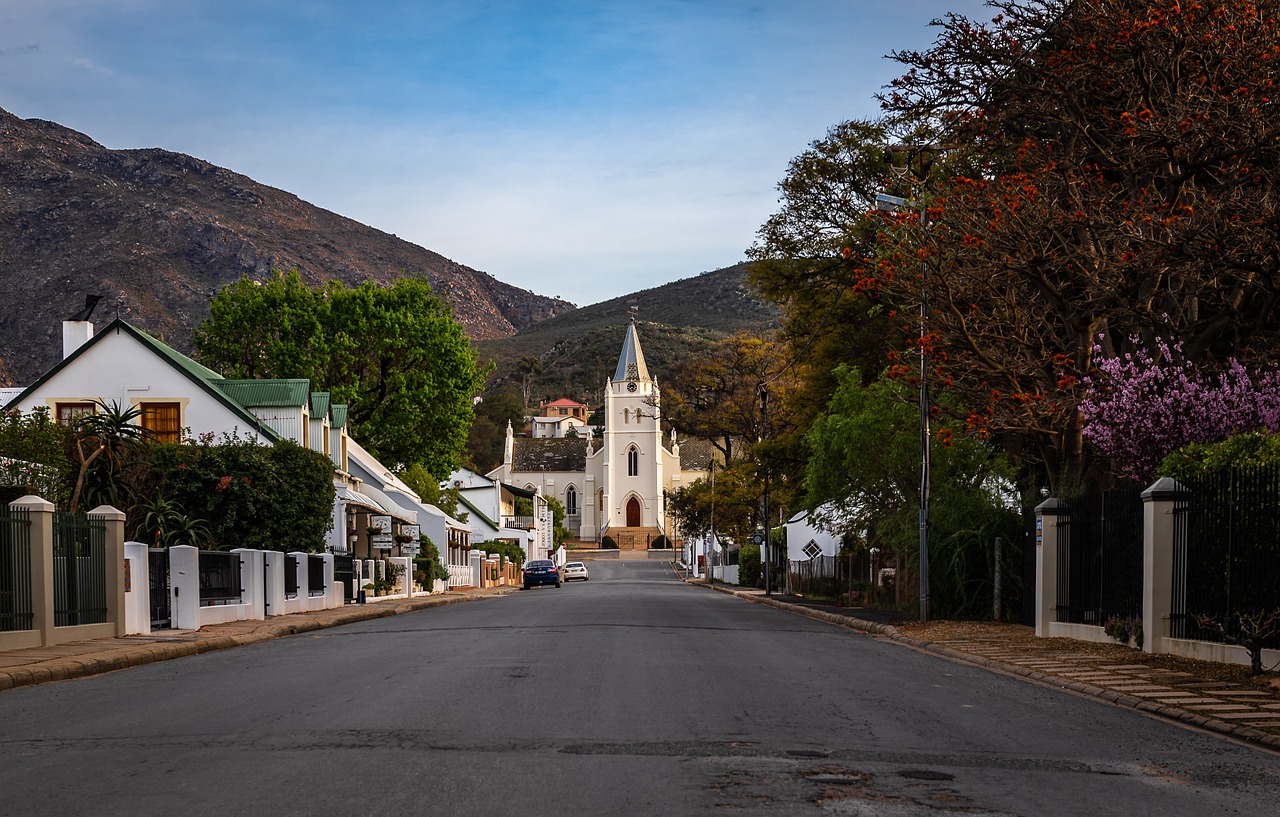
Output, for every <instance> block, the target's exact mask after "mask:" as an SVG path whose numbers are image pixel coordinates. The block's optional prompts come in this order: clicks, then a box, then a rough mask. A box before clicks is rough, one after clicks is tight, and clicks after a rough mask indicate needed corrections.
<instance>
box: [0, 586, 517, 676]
mask: <svg viewBox="0 0 1280 817" xmlns="http://www.w3.org/2000/svg"><path fill="white" fill-rule="evenodd" d="M508 592H510V591H508ZM508 592H497V593H487V594H485V595H470V594H457V595H445V596H433V597H428V598H423V599H404V600H399V601H395V602H392V603H390V604H376V605H373V606H370V605H365V606H364V607H363V608H360V609H355V610H349V609H347V608H346V607H344V608H342V611H341V612H340V613H337V614H333V615H328V616H313V615H311V614H308V613H293V614H291V616H299V618H297V619H296V620H293V621H272V622H263V623H262V624H259V625H258V626H257V627H254V628H253V629H252V630H249V631H248V632H244V633H236V634H234V635H222V634H219V635H215V634H212V633H211V634H209V635H207V636H204V637H197V638H196V639H195V640H193V641H182V642H175V643H153V644H141V645H138V646H136V647H116V648H114V649H110V650H104V651H103V652H100V653H94V654H89V655H80V656H74V657H68V658H53V659H49V660H47V661H41V662H37V663H33V664H29V665H27V666H18V667H9V668H7V669H0V692H3V691H4V690H7V689H17V688H19V687H28V686H35V685H37V684H45V683H49V682H52V681H69V680H71V679H73V678H84V677H87V676H90V675H102V674H104V673H108V672H115V671H116V670H122V669H128V668H129V667H140V666H143V665H145V664H155V663H158V662H160V661H168V660H170V659H173V658H186V657H187V656H191V655H203V654H204V653H210V652H216V651H218V650H225V649H230V648H232V647H241V646H246V645H249V644H257V643H260V642H262V641H270V640H271V639H273V638H282V637H284V636H289V635H297V634H299V633H309V632H313V631H315V630H327V629H330V628H333V627H341V626H343V625H344V624H355V623H356V622H359V621H371V620H373V619H378V618H389V617H391V616H398V615H404V614H405V613H416V612H418V611H419V610H426V609H429V608H432V607H444V606H446V605H450V604H461V603H462V602H471V601H482V600H484V599H490V598H499V597H501V596H505V595H508ZM196 632H197V633H198V632H199V631H198V630H197V631H196Z"/></svg>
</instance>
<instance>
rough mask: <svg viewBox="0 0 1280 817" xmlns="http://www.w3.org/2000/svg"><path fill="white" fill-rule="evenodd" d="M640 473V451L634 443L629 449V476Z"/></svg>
mask: <svg viewBox="0 0 1280 817" xmlns="http://www.w3.org/2000/svg"><path fill="white" fill-rule="evenodd" d="M639 475H640V452H639V451H638V450H636V447H635V446H634V445H633V446H631V447H630V448H628V449H627V476H629V477H636V476H639Z"/></svg>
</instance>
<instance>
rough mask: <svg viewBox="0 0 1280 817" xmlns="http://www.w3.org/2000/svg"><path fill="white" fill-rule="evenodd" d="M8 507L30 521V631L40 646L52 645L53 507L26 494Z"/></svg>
mask: <svg viewBox="0 0 1280 817" xmlns="http://www.w3.org/2000/svg"><path fill="white" fill-rule="evenodd" d="M9 507H10V508H15V509H21V510H25V511H26V512H27V514H28V517H27V518H28V519H30V520H31V527H30V531H31V630H32V632H36V633H39V634H40V644H41V645H44V644H53V643H55V642H54V640H53V626H54V618H53V503H52V502H48V501H46V500H44V499H41V498H40V497H38V496H35V495H34V494H28V495H27V496H24V497H21V498H19V499H15V500H14V501H13V502H10V503H9Z"/></svg>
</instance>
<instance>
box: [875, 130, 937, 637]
mask: <svg viewBox="0 0 1280 817" xmlns="http://www.w3.org/2000/svg"><path fill="white" fill-rule="evenodd" d="M890 151H892V148H891V149H890ZM900 207H914V208H916V209H917V210H918V211H919V213H920V227H921V229H922V230H927V229H928V228H929V221H928V213H927V212H926V210H925V207H924V204H923V203H921V202H911V201H908V200H907V199H905V198H902V197H900V196H890V195H888V194H887V193H877V194H876V208H877V209H882V210H891V209H894V208H900ZM920 274H921V276H922V279H923V281H924V285H923V286H922V287H921V291H920V343H919V346H920V534H919V535H920V621H922V622H925V621H928V620H929V489H930V485H931V479H930V456H929V454H930V452H929V448H930V446H929V438H930V436H931V435H930V433H929V365H928V359H927V357H926V354H925V324H926V321H927V319H928V316H929V265H928V264H927V263H925V262H924V261H921V262H920Z"/></svg>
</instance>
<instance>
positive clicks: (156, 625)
mask: <svg viewBox="0 0 1280 817" xmlns="http://www.w3.org/2000/svg"><path fill="white" fill-rule="evenodd" d="M147 566H148V567H149V568H150V570H149V571H148V572H149V573H150V577H151V629H153V630H167V629H169V627H171V626H172V624H171V622H172V619H173V614H172V612H170V608H169V550H168V548H151V549H149V550H148V551H147Z"/></svg>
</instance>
